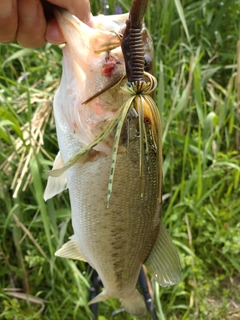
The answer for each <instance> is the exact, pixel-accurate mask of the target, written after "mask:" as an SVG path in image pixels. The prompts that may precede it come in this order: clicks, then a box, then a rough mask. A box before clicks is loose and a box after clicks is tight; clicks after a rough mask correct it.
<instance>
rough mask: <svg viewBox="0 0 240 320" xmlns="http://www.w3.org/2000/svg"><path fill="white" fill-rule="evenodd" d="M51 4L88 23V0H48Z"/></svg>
mask: <svg viewBox="0 0 240 320" xmlns="http://www.w3.org/2000/svg"><path fill="white" fill-rule="evenodd" d="M48 1H49V2H51V3H52V4H55V5H56V6H59V7H61V8H64V9H66V10H68V11H69V12H70V13H72V14H74V15H75V16H76V17H78V19H80V20H81V21H82V22H84V23H86V24H88V25H90V24H91V19H92V14H91V8H90V2H89V0H81V1H79V0H69V1H66V0H48Z"/></svg>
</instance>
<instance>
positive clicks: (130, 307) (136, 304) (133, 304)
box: [120, 289, 147, 317]
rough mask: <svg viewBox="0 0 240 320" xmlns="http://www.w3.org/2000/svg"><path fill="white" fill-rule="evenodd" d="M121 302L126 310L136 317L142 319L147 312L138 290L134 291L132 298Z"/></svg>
mask: <svg viewBox="0 0 240 320" xmlns="http://www.w3.org/2000/svg"><path fill="white" fill-rule="evenodd" d="M120 301H121V304H122V307H123V308H124V310H125V311H127V312H129V313H131V314H133V315H134V316H137V317H142V316H143V315H144V314H145V313H146V311H147V309H146V305H145V302H144V300H143V297H142V296H141V294H140V293H139V291H138V290H137V289H135V290H134V292H133V294H132V295H131V296H130V297H129V296H128V297H127V298H125V299H120Z"/></svg>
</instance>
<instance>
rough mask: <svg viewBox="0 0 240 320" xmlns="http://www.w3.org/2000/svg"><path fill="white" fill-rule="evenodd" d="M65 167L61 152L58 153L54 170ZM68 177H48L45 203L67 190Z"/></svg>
mask: <svg viewBox="0 0 240 320" xmlns="http://www.w3.org/2000/svg"><path fill="white" fill-rule="evenodd" d="M63 165H64V161H63V158H62V156H61V153H60V151H59V152H58V154H57V156H56V158H55V160H54V163H53V170H56V169H59V168H61V167H62V166H63ZM67 188H68V186H67V175H66V173H64V174H63V175H62V176H60V177H58V178H53V177H50V176H49V177H48V181H47V186H46V189H45V191H44V195H43V198H44V200H45V201H47V200H48V199H51V198H52V197H54V196H55V195H57V194H59V193H61V192H62V191H64V190H65V189H67Z"/></svg>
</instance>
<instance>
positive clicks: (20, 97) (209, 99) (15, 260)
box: [0, 0, 240, 320]
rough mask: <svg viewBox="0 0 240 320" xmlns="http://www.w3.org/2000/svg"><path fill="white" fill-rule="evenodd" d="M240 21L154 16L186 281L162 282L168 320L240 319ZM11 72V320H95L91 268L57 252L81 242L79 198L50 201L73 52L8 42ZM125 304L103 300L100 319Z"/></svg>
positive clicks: (6, 212)
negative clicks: (64, 55)
mask: <svg viewBox="0 0 240 320" xmlns="http://www.w3.org/2000/svg"><path fill="white" fill-rule="evenodd" d="M91 3H92V10H93V12H94V13H96V12H98V11H99V10H100V9H101V6H100V5H99V2H98V1H91ZM119 3H120V4H121V6H122V8H123V10H124V11H126V10H127V9H128V8H129V5H130V1H126V0H122V1H119ZM116 4H117V1H113V0H112V1H109V5H110V9H109V13H113V12H114V7H115V5H116ZM239 13H240V2H239V1H236V0H234V1H233V0H228V1H227V0H225V1H222V2H219V1H216V0H213V1H211V2H209V1H206V0H205V1H191V0H186V1H179V0H169V1H153V0H152V1H150V4H149V8H148V11H147V14H146V24H147V26H148V27H149V30H150V32H151V34H152V37H153V40H154V46H155V65H156V77H157V79H158V90H157V95H156V102H157V104H158V106H159V109H160V111H161V114H162V118H163V142H164V148H163V154H164V163H163V176H164V183H163V184H164V195H166V200H165V201H164V204H163V220H164V223H165V225H166V226H167V228H168V229H169V230H170V234H171V236H172V237H173V239H174V243H175V244H176V246H177V248H178V251H179V254H180V257H181V263H182V277H181V281H180V283H179V284H177V285H175V286H173V287H169V288H165V289H162V288H159V286H158V285H157V284H156V283H153V288H154V296H155V305H156V310H157V313H158V316H159V319H162V320H163V319H166V320H167V319H168V320H173V319H185V320H186V319H216V320H219V319H239V318H240V298H239V291H240V277H239V273H240V260H239V256H240V222H239V221H240V196H239V195H240V186H239V180H240V155H239V154H240V153H239V151H240V125H239V123H240V87H239V83H240V70H238V73H237V62H238V61H240V52H239V53H238V55H237V41H238V40H239V38H240V20H239ZM0 66H1V68H0V143H1V144H0V169H1V170H0V208H1V210H0V319H18V320H22V319H54V320H55V319H56V320H58V319H59V320H64V319H79V320H84V319H89V318H90V311H89V309H88V306H87V301H88V295H89V285H90V282H89V278H90V274H89V271H88V270H87V267H86V265H84V263H81V262H75V261H70V260H67V259H59V258H56V257H55V256H54V251H55V250H56V248H58V247H59V246H60V244H62V243H63V242H65V241H66V239H67V237H68V236H69V235H71V234H72V227H71V222H70V219H71V217H70V208H69V199H68V194H67V192H64V193H63V194H62V195H61V196H58V197H55V198H54V199H51V200H49V201H48V202H46V203H45V202H44V201H43V197H42V195H43V190H44V188H45V185H46V180H47V175H46V173H45V170H47V169H49V168H50V167H51V164H52V160H53V159H54V157H55V155H56V153H57V150H58V147H57V140H56V133H55V125H54V121H53V115H52V99H53V96H54V93H55V91H56V88H57V87H58V84H59V79H60V76H61V50H60V49H59V48H57V47H55V46H51V45H49V44H48V45H46V46H45V47H44V48H42V49H40V50H30V49H23V48H21V47H20V46H18V45H17V44H11V45H1V46H0ZM237 83H238V88H237ZM18 289H20V291H19V290H18ZM27 294H29V296H28V299H27ZM118 308H119V302H118V301H116V300H108V301H106V302H103V303H101V304H100V305H99V315H100V317H99V319H100V320H104V319H110V318H111V313H112V312H113V311H114V310H116V309H118ZM15 316H16V317H17V318H14V317H15ZM114 319H128V320H130V319H135V318H134V317H132V316H130V315H127V314H124V315H123V314H122V315H119V316H116V318H114ZM143 319H150V316H149V315H147V316H145V317H144V318H143Z"/></svg>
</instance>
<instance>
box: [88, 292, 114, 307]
mask: <svg viewBox="0 0 240 320" xmlns="http://www.w3.org/2000/svg"><path fill="white" fill-rule="evenodd" d="M109 298H111V296H110V295H109V294H108V293H107V290H106V289H103V291H102V292H101V293H99V294H98V295H97V296H96V297H95V298H93V299H92V300H91V301H89V302H88V305H90V304H93V303H98V302H101V301H104V300H107V299H109Z"/></svg>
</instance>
